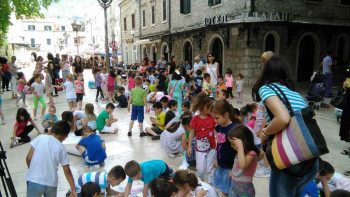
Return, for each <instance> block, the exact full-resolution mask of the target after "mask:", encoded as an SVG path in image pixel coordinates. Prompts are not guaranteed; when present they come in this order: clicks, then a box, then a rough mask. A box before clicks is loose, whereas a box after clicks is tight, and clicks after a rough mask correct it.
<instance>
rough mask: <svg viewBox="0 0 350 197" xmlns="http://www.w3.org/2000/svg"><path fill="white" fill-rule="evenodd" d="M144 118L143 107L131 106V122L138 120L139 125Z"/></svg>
mask: <svg viewBox="0 0 350 197" xmlns="http://www.w3.org/2000/svg"><path fill="white" fill-rule="evenodd" d="M143 118H144V106H137V105H133V106H132V110H131V120H138V121H139V123H143Z"/></svg>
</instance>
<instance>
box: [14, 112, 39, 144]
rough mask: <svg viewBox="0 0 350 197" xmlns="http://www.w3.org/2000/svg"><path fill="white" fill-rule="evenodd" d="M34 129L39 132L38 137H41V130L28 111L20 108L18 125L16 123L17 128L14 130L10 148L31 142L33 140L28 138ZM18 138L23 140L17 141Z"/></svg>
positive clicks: (17, 118)
mask: <svg viewBox="0 0 350 197" xmlns="http://www.w3.org/2000/svg"><path fill="white" fill-rule="evenodd" d="M28 122H30V123H31V125H28ZM34 128H35V129H36V131H37V132H38V135H40V131H39V128H38V127H37V126H36V124H35V123H34V122H33V120H32V118H31V117H30V114H29V113H28V111H27V110H26V109H25V108H19V109H18V110H17V115H16V123H15V126H14V128H13V136H12V137H11V144H10V148H13V147H14V146H17V145H18V144H19V143H28V142H30V140H31V139H30V137H29V136H28V134H29V133H30V132H31V131H32V130H33V129H34ZM16 137H20V138H21V139H19V140H17V139H16Z"/></svg>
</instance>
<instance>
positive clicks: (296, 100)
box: [259, 83, 306, 122]
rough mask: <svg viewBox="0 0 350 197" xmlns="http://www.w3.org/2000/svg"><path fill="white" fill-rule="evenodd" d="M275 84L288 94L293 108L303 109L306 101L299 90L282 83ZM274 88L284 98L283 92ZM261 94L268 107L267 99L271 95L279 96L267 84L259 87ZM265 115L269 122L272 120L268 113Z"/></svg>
mask: <svg viewBox="0 0 350 197" xmlns="http://www.w3.org/2000/svg"><path fill="white" fill-rule="evenodd" d="M274 84H275V85H277V86H278V87H279V88H280V89H281V90H282V91H283V93H284V94H285V95H286V96H287V98H288V101H289V103H290V105H291V106H292V108H293V110H299V109H303V108H305V107H306V103H305V100H304V98H303V97H302V96H301V95H300V94H299V93H298V92H295V91H293V90H290V89H288V88H287V87H286V86H284V85H280V84H278V83H274ZM272 87H273V86H272ZM273 88H274V87H273ZM274 89H275V90H276V91H277V92H278V94H279V95H280V96H281V97H282V98H283V96H282V94H281V93H280V92H279V91H278V90H277V89H276V88H274ZM259 96H260V98H261V100H262V102H263V103H264V105H265V107H266V104H265V100H266V99H268V98H269V97H271V96H277V95H276V93H275V91H273V90H271V88H269V87H268V86H267V85H264V86H262V87H261V88H260V89H259ZM286 108H287V107H286ZM265 117H266V120H267V122H270V121H271V118H270V117H269V114H268V113H265Z"/></svg>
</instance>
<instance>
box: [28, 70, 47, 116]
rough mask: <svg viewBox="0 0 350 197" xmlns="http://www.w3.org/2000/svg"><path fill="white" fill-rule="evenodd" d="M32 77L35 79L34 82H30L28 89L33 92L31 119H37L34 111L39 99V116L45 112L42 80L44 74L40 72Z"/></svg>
mask: <svg viewBox="0 0 350 197" xmlns="http://www.w3.org/2000/svg"><path fill="white" fill-rule="evenodd" d="M34 79H35V82H34V83H32V85H31V88H30V91H31V92H32V94H33V102H34V108H33V114H34V118H33V120H37V118H36V111H37V109H38V104H39V101H40V103H41V106H42V109H41V118H42V117H43V116H44V114H45V109H46V103H45V99H44V89H45V84H44V83H43V82H42V80H43V79H44V76H43V75H42V74H36V75H35V77H34Z"/></svg>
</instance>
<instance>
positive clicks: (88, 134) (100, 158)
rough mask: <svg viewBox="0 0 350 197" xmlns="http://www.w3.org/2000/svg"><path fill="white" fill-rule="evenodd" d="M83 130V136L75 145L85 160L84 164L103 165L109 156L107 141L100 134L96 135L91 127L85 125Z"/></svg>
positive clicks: (87, 165)
mask: <svg viewBox="0 0 350 197" xmlns="http://www.w3.org/2000/svg"><path fill="white" fill-rule="evenodd" d="M81 132H82V136H83V138H82V139H81V140H80V142H79V143H78V144H77V145H76V146H75V147H76V149H78V150H79V152H80V155H81V156H82V157H83V159H84V160H85V162H83V163H82V166H83V167H90V166H93V165H99V164H100V165H103V164H104V160H105V159H106V158H107V154H106V144H105V141H104V140H101V138H100V136H99V135H96V133H95V132H94V131H93V130H92V129H91V128H90V127H84V128H83V129H82V130H81Z"/></svg>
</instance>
